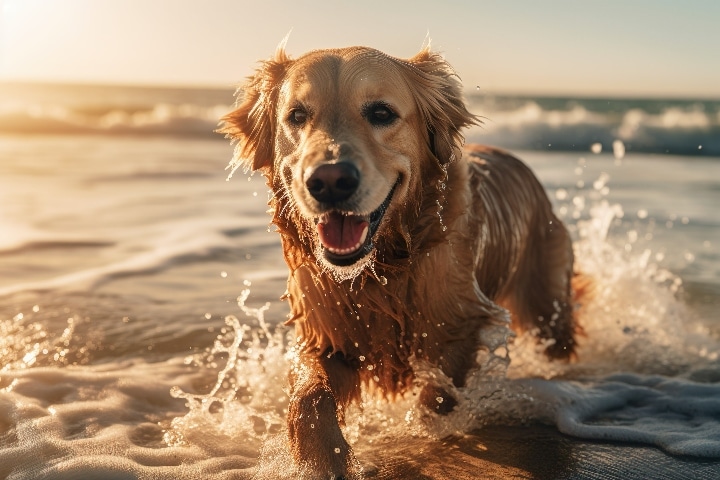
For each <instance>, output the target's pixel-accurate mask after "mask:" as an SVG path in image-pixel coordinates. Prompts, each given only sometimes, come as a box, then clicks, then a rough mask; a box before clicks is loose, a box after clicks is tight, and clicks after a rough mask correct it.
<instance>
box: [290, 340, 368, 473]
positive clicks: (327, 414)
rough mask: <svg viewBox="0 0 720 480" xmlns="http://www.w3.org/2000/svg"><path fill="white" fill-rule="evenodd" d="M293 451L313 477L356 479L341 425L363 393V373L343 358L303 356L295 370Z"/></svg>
mask: <svg viewBox="0 0 720 480" xmlns="http://www.w3.org/2000/svg"><path fill="white" fill-rule="evenodd" d="M290 383H291V395H290V405H289V407H288V434H289V437H290V450H291V452H292V454H293V457H294V459H295V462H296V463H297V465H298V466H299V467H300V468H301V470H302V472H303V474H304V475H305V476H308V477H309V478H318V479H323V480H326V479H328V478H330V479H334V480H338V479H350V478H353V477H354V475H353V472H354V471H355V470H356V468H354V467H353V465H354V463H355V460H354V457H353V454H352V450H351V448H350V445H348V443H347V442H346V441H345V438H344V437H343V434H342V431H341V430H340V422H341V421H342V416H343V411H344V407H345V404H346V403H348V402H349V400H350V399H351V398H352V397H353V396H354V395H355V390H357V389H359V385H358V378H357V372H356V371H354V370H353V369H351V368H350V367H349V366H348V365H347V364H345V362H344V361H343V360H342V358H341V356H337V355H336V356H331V357H330V358H328V357H326V356H322V357H319V358H318V357H317V356H313V355H310V354H300V355H298V357H296V359H295V361H294V364H293V367H292V370H291V372H290Z"/></svg>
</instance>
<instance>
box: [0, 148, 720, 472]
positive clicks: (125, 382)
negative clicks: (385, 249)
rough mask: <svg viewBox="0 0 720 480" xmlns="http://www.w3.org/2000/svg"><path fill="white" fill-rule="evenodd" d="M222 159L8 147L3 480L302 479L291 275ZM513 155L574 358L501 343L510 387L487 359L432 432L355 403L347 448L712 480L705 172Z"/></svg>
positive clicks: (715, 283)
mask: <svg viewBox="0 0 720 480" xmlns="http://www.w3.org/2000/svg"><path fill="white" fill-rule="evenodd" d="M478 139H480V140H482V137H471V138H470V140H478ZM606 150H607V149H606ZM230 156H231V148H230V147H229V146H228V145H226V144H225V143H224V142H222V141H218V140H211V139H204V138H197V137H192V138H181V137H172V138H169V137H159V136H153V137H146V136H136V137H131V136H122V137H119V136H113V137H109V136H101V135H92V136H87V135H79V134H76V135H73V136H53V135H44V136H37V135H35V136H24V135H15V136H11V135H5V136H3V137H0V233H1V235H0V332H1V334H0V477H2V478H10V479H40V478H47V479H63V478H66V479H71V478H72V479H74V478H118V479H121V478H122V479H125V478H149V479H161V478H162V479H166V478H167V479H182V478H217V479H223V478H234V479H244V478H247V479H250V478H297V477H296V472H294V470H293V467H292V466H291V464H290V461H289V456H288V454H287V452H286V450H285V445H284V441H283V439H284V426H283V417H284V413H283V410H284V408H285V406H286V403H287V395H286V386H285V370H286V365H287V359H286V352H287V348H288V345H291V343H292V332H291V331H289V330H288V329H286V328H285V327H282V326H280V325H281V324H282V322H283V320H284V319H285V317H286V314H287V311H288V308H287V305H286V304H284V303H282V302H280V301H279V300H278V298H279V296H280V295H281V294H282V292H283V291H284V289H285V275H286V270H285V265H284V262H283V260H282V257H281V253H280V247H279V239H278V237H277V234H275V233H269V232H268V230H272V228H271V227H270V226H269V225H268V222H269V217H268V216H267V214H266V213H265V210H266V208H267V206H266V200H267V193H266V187H265V185H264V182H263V180H262V178H260V177H259V176H254V177H250V178H246V177H245V176H243V175H236V176H235V177H234V178H233V179H232V181H229V182H228V181H226V180H225V179H226V176H227V172H226V171H225V166H226V164H227V161H228V159H229V158H230ZM521 156H522V157H523V158H524V159H525V160H527V161H528V162H529V163H530V165H531V166H532V167H533V168H534V170H535V171H536V172H537V173H538V175H539V177H540V178H541V180H542V181H543V183H544V184H545V185H546V187H547V189H548V192H549V194H550V196H551V198H552V199H553V202H554V203H555V207H556V209H557V211H558V212H559V213H560V214H561V216H562V217H563V219H564V220H565V221H566V222H567V223H568V225H569V226H570V227H571V230H572V232H573V235H574V238H575V249H576V252H577V257H578V264H579V266H580V268H581V269H582V270H583V272H585V273H586V274H588V275H590V276H591V277H592V278H593V280H594V282H595V290H594V295H593V298H592V301H591V302H590V303H589V304H588V305H586V306H585V309H584V311H583V315H582V325H583V328H584V330H585V335H584V337H583V338H582V339H581V345H580V349H579V355H578V360H577V361H576V362H573V363H571V364H549V363H547V362H546V361H545V360H544V359H543V358H542V356H540V355H538V354H537V352H536V348H535V346H534V345H533V342H531V341H529V340H528V339H527V338H523V337H520V338H517V339H515V341H514V343H513V344H512V345H509V346H508V347H507V350H508V351H509V356H510V359H511V362H510V365H509V367H507V370H505V369H504V363H503V362H502V361H499V362H495V363H493V360H497V358H494V357H493V356H492V355H488V354H487V353H485V354H483V356H481V361H482V364H483V369H482V371H479V372H476V374H475V375H474V376H473V377H472V378H471V381H470V382H469V384H468V386H467V387H466V388H464V389H461V390H460V391H458V392H456V394H457V396H458V398H459V399H460V405H459V408H458V410H457V411H456V412H455V413H453V414H452V415H450V416H448V417H447V418H435V417H433V416H430V415H427V414H426V413H425V412H424V411H422V409H420V408H419V407H418V406H417V405H415V403H414V399H413V397H412V396H411V395H410V396H408V398H407V399H403V400H401V401H399V402H397V403H395V404H385V403H376V402H374V401H373V400H371V399H366V402H365V405H364V409H363V410H362V411H360V410H359V409H358V410H354V411H353V412H351V415H350V417H349V422H348V426H347V429H346V436H347V437H348V439H349V440H350V441H351V443H352V444H353V447H354V449H355V452H356V453H357V456H358V458H359V460H360V462H361V464H363V466H364V468H365V472H366V476H367V477H368V478H448V477H444V476H443V475H450V478H476V476H477V475H478V474H479V472H481V471H482V472H485V474H486V475H487V476H488V477H492V475H493V474H494V475H496V477H493V478H501V477H502V476H510V475H517V476H521V475H526V476H527V475H530V474H528V473H527V472H535V475H536V476H537V478H541V477H542V475H545V474H542V475H541V474H539V473H538V470H537V468H540V467H538V466H537V465H535V466H532V465H527V464H523V463H522V461H520V460H518V458H519V457H521V456H522V455H519V453H522V452H526V451H528V452H530V453H529V454H528V455H530V458H538V459H539V460H538V462H539V463H542V459H543V454H538V453H537V451H535V450H533V448H537V447H534V446H533V445H536V444H543V442H545V443H548V444H553V445H556V446H557V448H558V451H557V452H554V453H553V452H549V453H546V455H549V456H550V457H551V458H552V460H551V462H552V463H556V464H557V465H565V467H562V468H565V470H562V468H561V467H557V468H556V470H552V471H550V470H548V471H547V472H550V473H547V472H546V473H547V475H548V476H545V477H542V478H559V477H563V478H615V477H612V476H610V477H602V476H596V477H593V476H592V475H590V474H589V473H588V472H592V471H600V470H598V468H599V467H598V464H597V461H598V458H599V457H602V455H607V458H605V460H603V461H610V460H612V461H615V462H618V463H619V464H622V459H623V455H626V454H627V453H626V451H624V450H622V448H621V447H622V445H624V443H623V442H632V443H633V444H635V445H639V446H638V447H635V448H638V449H645V450H632V451H641V452H642V455H644V456H646V457H647V458H652V459H655V460H654V461H655V462H656V464H658V465H665V466H666V468H669V469H672V468H678V469H679V470H678V471H679V472H685V473H687V472H691V473H692V475H691V474H687V476H686V477H687V478H692V477H693V475H694V478H712V475H714V474H715V473H718V470H717V469H716V467H717V463H716V462H718V461H720V420H719V419H720V400H718V399H719V398H720V359H718V353H719V352H720V349H719V348H718V347H719V346H720V318H718V315H717V307H718V306H719V305H718V304H719V303H720V300H719V299H720V280H719V279H720V238H719V237H718V231H719V230H718V227H720V212H719V211H718V209H717V205H720V160H719V159H718V158H714V157H676V156H656V155H650V154H638V153H628V154H627V155H626V156H625V157H624V158H620V159H618V158H615V157H614V156H613V154H612V152H607V151H606V152H604V153H600V154H593V153H591V152H589V151H588V152H587V153H582V154H578V153H558V152H553V153H547V152H538V151H531V152H524V153H521ZM241 294H242V295H246V294H247V295H249V296H248V298H247V299H244V297H243V298H241V302H240V304H238V296H240V295H241ZM246 304H247V307H246V306H245V305H246ZM500 335H501V336H502V332H500ZM496 353H497V354H499V355H502V354H503V351H502V348H500V350H497V351H496ZM425 374H426V375H438V372H434V371H431V370H428V371H426V372H425ZM538 425H545V426H546V427H543V426H538ZM523 429H525V430H523ZM503 432H504V433H503ZM508 432H510V433H508ZM557 432H562V433H563V434H565V435H567V436H562V435H560V434H558V433H557ZM508 435H509V437H508ZM527 438H529V439H530V440H527ZM572 438H578V439H589V440H592V441H601V442H603V443H600V444H594V443H583V442H579V441H578V442H576V441H574V440H572ZM443 439H444V440H443ZM568 442H569V443H568ZM573 442H576V443H573ZM513 445H514V447H513ZM508 448H509V449H510V450H507V449H508ZM513 448H515V449H518V450H513ZM563 448H565V449H566V450H568V451H569V452H571V453H569V454H567V455H565V454H561V453H562V452H561V451H565V450H563ZM523 449H525V450H523ZM583 449H585V450H583ZM613 449H616V450H613ZM499 450H503V451H506V450H507V451H509V452H510V453H507V454H505V453H501V452H500V451H499ZM533 451H535V453H534V454H533V453H532V452H533ZM417 452H420V453H417ZM512 452H515V453H517V454H518V455H516V456H515V457H513V458H509V457H512V456H513V453H512ZM558 452H560V453H558ZM587 452H590V453H587ZM593 452H594V453H593ZM623 452H625V453H623ZM648 452H650V453H648ZM566 453H567V452H566ZM418 455H421V457H422V458H423V459H424V460H423V461H422V462H419V463H418ZM532 455H536V457H532ZM563 455H564V456H563ZM583 455H586V456H587V458H590V457H592V458H594V459H591V460H587V459H586V457H583ZM593 455H594V457H593ZM653 455H655V456H653ZM668 455H669V456H668ZM568 458H569V459H570V460H568ZM636 458H637V457H636ZM608 459H609V460H608ZM658 459H659V460H658ZM582 462H586V463H585V464H583V463H582ZM593 462H595V463H593ZM662 462H666V463H662ZM573 465H574V466H573ZM577 465H590V467H587V468H586V469H585V470H582V469H581V470H582V471H583V472H585V474H583V475H580V474H577V475H579V476H573V475H574V474H573V473H572V472H578V471H580V470H578V468H580V467H578V466H577ZM631 467H632V465H631V466H629V467H628V468H631ZM634 467H637V463H635V464H634ZM533 468H535V469H536V470H533ZM543 468H545V467H543ZM558 468H559V469H560V470H558ZM593 468H595V469H596V470H593ZM644 468H646V469H647V468H652V465H650V466H648V465H647V464H646V465H645V467H644ZM493 469H494V470H493ZM573 469H574V470H573ZM543 471H545V470H543ZM648 471H650V470H646V473H647V472H648ZM443 472H444V473H443ZM448 472H452V473H451V474H450V473H448ZM493 472H494V473H493ZM523 472H525V473H523ZM553 472H554V473H553ZM568 472H569V473H568ZM622 472H623V471H622V470H620V471H618V472H616V473H617V475H618V476H619V477H622V475H623V473H622ZM625 473H627V470H626V471H625ZM423 475H424V477H423ZM538 475H539V476H538ZM598 475H600V474H598ZM627 478H633V477H632V476H627ZM638 478H640V477H638ZM655 478H663V477H662V476H657V475H656V476H655ZM668 478H671V477H668ZM675 478H683V476H682V475H676V477H675Z"/></svg>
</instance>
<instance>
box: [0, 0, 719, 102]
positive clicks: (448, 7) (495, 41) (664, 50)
mask: <svg viewBox="0 0 720 480" xmlns="http://www.w3.org/2000/svg"><path fill="white" fill-rule="evenodd" d="M0 12H1V14H0V15H1V16H0V42H1V43H0V80H35V81H71V82H91V83H92V82H100V83H115V84H117V83H120V84H162V85H218V86H232V85H234V84H235V83H237V82H238V81H240V80H241V79H242V78H243V77H245V76H247V75H249V74H250V73H251V71H252V69H253V68H254V66H255V65H256V64H257V61H258V60H260V59H264V58H267V57H268V56H269V55H270V54H271V53H272V52H273V50H274V48H275V46H276V45H277V43H278V42H279V41H280V40H281V39H282V38H283V37H284V36H285V35H286V34H287V33H288V32H289V31H290V30H292V33H291V35H290V41H289V43H288V51H289V53H290V54H291V55H295V56H297V55H299V54H302V53H303V52H305V51H307V50H310V49H315V48H324V47H338V46H347V45H356V44H363V45H368V46H372V47H375V48H379V49H381V50H384V51H385V52H387V53H389V54H391V55H395V56H399V57H408V56H411V55H413V54H414V53H415V52H416V51H417V50H418V49H419V48H420V47H421V45H422V44H423V42H424V40H425V38H426V36H428V35H429V37H430V38H431V40H432V43H431V44H432V46H433V47H434V48H435V49H437V50H440V51H442V52H443V53H444V54H445V56H446V58H447V59H448V60H449V61H450V63H452V64H453V65H454V66H455V68H456V70H457V71H458V73H459V74H460V76H461V78H462V79H463V82H464V84H465V86H466V87H467V88H468V89H470V88H476V87H480V88H481V89H483V90H484V91H489V92H499V93H502V92H508V93H531V94H532V93H544V94H581V95H605V94H612V95H647V96H658V95H672V96H685V97H720V60H718V59H719V58H720V56H719V55H720V54H719V53H718V52H720V1H716V0H684V1H681V0H678V1H666V0H652V1H649V0H625V1H619V0H604V1H589V0H588V1H580V0H577V1H569V0H544V1H529V0H528V1H484V0H474V1H470V0H466V1H460V0H442V1H426V0H413V1H390V0H385V1H377V0H366V1H362V2H361V1H357V0H356V1H344V0H335V1H333V2H320V1H303V0H295V1H279V0H252V1H249V0H0Z"/></svg>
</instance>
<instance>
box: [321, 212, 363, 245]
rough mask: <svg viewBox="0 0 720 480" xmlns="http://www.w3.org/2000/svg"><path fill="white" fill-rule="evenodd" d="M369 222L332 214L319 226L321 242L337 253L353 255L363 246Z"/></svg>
mask: <svg viewBox="0 0 720 480" xmlns="http://www.w3.org/2000/svg"><path fill="white" fill-rule="evenodd" d="M368 226H369V224H368V222H367V221H366V220H365V219H364V218H363V217H359V216H357V215H342V214H340V213H337V212H331V213H328V214H326V215H324V216H323V218H322V219H321V220H320V222H319V223H318V225H317V228H318V235H319V236H320V242H322V244H323V245H324V246H325V248H327V249H328V250H330V251H333V252H335V253H341V254H342V253H352V252H353V251H355V250H357V249H358V248H360V246H362V243H363V242H364V241H365V236H366V235H367V229H368Z"/></svg>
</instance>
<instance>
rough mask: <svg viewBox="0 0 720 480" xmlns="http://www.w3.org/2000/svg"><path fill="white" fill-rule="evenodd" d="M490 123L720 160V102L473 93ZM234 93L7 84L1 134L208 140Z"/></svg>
mask: <svg viewBox="0 0 720 480" xmlns="http://www.w3.org/2000/svg"><path fill="white" fill-rule="evenodd" d="M465 95H466V100H467V102H468V106H469V109H470V110H471V111H472V112H473V113H475V114H477V115H479V116H480V117H481V119H482V124H481V125H480V126H477V127H474V128H471V129H470V130H468V132H467V133H466V139H467V141H468V142H477V143H489V144H496V145H503V146H504V147H505V148H510V149H519V150H537V151H572V152H583V151H588V150H590V149H592V148H595V149H597V148H601V149H606V150H607V149H612V145H613V143H615V142H618V141H620V142H622V143H623V146H624V148H625V151H627V152H638V153H651V154H667V155H685V156H711V157H712V156H720V99H712V98H707V99H703V98H682V97H642V96H614V97H611V96H607V97H605V96H598V95H587V96H582V95H570V96H560V95H546V94H541V95H530V94H502V93H492V92H485V91H483V90H482V89H480V88H479V87H478V88H475V89H470V90H468V91H467V92H466V93H465ZM233 102H234V88H233V87H230V86H229V87H227V88H222V87H185V86H170V87H164V86H132V85H130V86H128V85H99V84H72V83H65V84H63V83H58V84H53V83H32V82H4V83H0V134H60V135H79V134H108V135H165V136H191V137H208V138H216V139H218V140H221V139H222V137H221V136H220V135H217V134H216V133H214V130H215V128H216V127H217V123H218V119H219V118H220V117H221V116H222V115H223V114H225V113H227V112H228V111H230V110H231V108H232V105H233Z"/></svg>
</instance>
